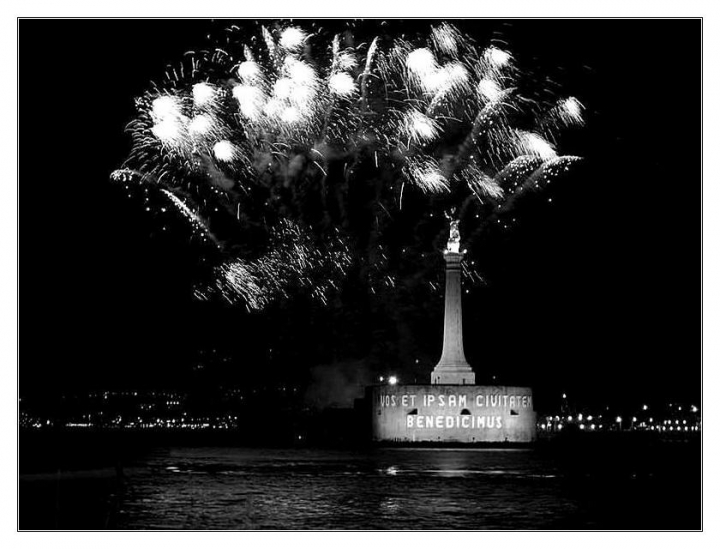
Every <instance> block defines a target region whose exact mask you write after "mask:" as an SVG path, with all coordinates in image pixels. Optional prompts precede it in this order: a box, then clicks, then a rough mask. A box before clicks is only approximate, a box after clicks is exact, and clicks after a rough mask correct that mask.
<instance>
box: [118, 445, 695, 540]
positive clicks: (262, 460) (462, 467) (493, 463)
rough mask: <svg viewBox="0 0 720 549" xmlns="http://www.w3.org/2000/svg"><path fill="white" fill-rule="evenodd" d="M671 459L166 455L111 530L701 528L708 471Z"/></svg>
mask: <svg viewBox="0 0 720 549" xmlns="http://www.w3.org/2000/svg"><path fill="white" fill-rule="evenodd" d="M663 452H665V451H663ZM663 452H660V453H657V452H656V453H653V456H655V457H654V458H653V461H652V462H645V461H642V460H645V459H646V458H645V457H643V458H642V460H641V461H638V460H637V459H633V458H632V456H622V459H614V457H613V456H612V455H610V456H607V457H602V458H600V457H598V455H597V452H593V457H594V458H595V459H594V461H593V460H592V459H590V457H589V456H585V457H582V456H576V455H572V456H568V455H563V454H564V452H561V453H560V455H558V453H557V452H551V453H548V452H541V451H537V450H518V449H515V450H488V449H472V450H466V449H418V448H412V449H411V448H406V449H399V448H398V449H390V448H385V449H374V450H373V449H369V450H362V451H339V450H338V451H333V450H312V449H287V450H277V449H273V450H266V449H244V448H185V447H176V448H169V449H162V450H160V449H157V450H154V451H152V452H151V453H149V454H148V455H146V456H145V457H144V458H143V459H142V460H141V461H140V462H138V463H136V464H134V465H133V466H131V467H126V468H125V476H126V478H127V482H126V483H125V485H124V488H123V493H122V497H121V498H120V499H119V504H118V506H117V510H116V512H115V516H114V517H113V519H112V521H111V523H110V527H114V528H118V529H284V530H294V529H323V530H324V529H373V530H374V529H473V530H475V529H576V528H577V529H696V528H699V527H700V518H699V516H700V512H699V508H700V506H699V503H700V502H699V493H700V482H699V469H697V470H696V469H693V470H692V471H690V469H688V468H687V467H686V465H685V463H686V462H687V463H689V462H693V463H694V454H693V453H692V452H690V451H688V450H687V449H685V448H680V449H678V448H670V449H669V450H668V451H667V452H665V453H667V456H666V457H661V458H658V457H657V456H659V455H661V454H663ZM678 455H681V456H685V458H683V459H680V460H678ZM615 457H618V456H615ZM586 458H587V459H586ZM686 458H689V460H690V461H688V459H686ZM578 459H579V460H581V461H580V462H578ZM583 460H584V461H583ZM678 467H680V469H678Z"/></svg>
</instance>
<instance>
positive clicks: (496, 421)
mask: <svg viewBox="0 0 720 549" xmlns="http://www.w3.org/2000/svg"><path fill="white" fill-rule="evenodd" d="M406 426H407V427H408V429H457V428H462V429H493V428H494V429H501V428H502V417H500V416H415V415H409V416H407V420H406Z"/></svg>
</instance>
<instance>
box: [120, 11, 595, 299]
mask: <svg viewBox="0 0 720 549" xmlns="http://www.w3.org/2000/svg"><path fill="white" fill-rule="evenodd" d="M223 36H224V40H223V42H222V43H218V44H216V46H215V47H213V48H210V49H207V50H202V51H193V52H188V53H187V54H186V56H185V59H184V60H183V61H182V62H181V63H179V64H178V65H177V66H176V67H172V68H168V70H167V72H166V76H167V78H166V80H165V81H163V82H162V83H161V84H160V85H157V86H155V87H153V88H152V89H150V90H148V91H147V92H146V93H145V94H144V95H143V96H142V97H140V98H138V99H137V100H136V105H137V110H138V116H137V118H136V119H135V120H134V121H133V122H131V124H130V125H129V126H128V130H129V132H130V134H131V136H132V139H133V148H132V151H131V153H130V155H129V157H128V159H127V161H126V162H125V165H124V166H123V170H120V171H118V172H116V174H114V176H113V178H114V179H117V180H118V181H122V182H124V183H125V184H129V183H132V182H136V183H137V184H143V185H148V184H152V185H156V186H158V187H159V188H161V190H162V193H163V196H165V198H166V199H167V200H169V201H170V203H171V204H172V205H173V206H174V207H175V208H176V209H177V211H178V212H179V214H180V215H181V216H183V217H184V218H185V219H187V220H188V222H190V223H191V225H192V226H193V227H194V229H195V230H196V231H197V232H198V233H200V234H202V235H203V238H205V239H207V240H210V241H212V242H214V243H216V246H217V248H218V249H220V251H221V252H222V254H223V255H222V259H221V260H220V261H218V262H217V263H216V266H215V268H214V276H215V278H214V279H213V280H211V281H210V282H209V283H208V282H207V281H205V282H203V283H201V284H199V285H198V288H197V291H196V294H197V295H198V296H199V297H209V296H211V295H213V294H219V295H222V296H223V297H224V298H225V299H227V300H228V301H231V302H242V303H244V304H245V305H246V306H247V307H248V308H249V309H251V310H256V309H262V308H263V307H266V306H267V305H268V304H269V303H271V302H272V301H273V300H275V299H279V298H283V297H287V296H288V295H289V292H291V289H292V288H297V289H300V290H303V289H304V290H306V291H307V292H309V294H310V295H311V297H313V298H315V299H317V300H319V301H320V302H321V303H326V302H328V300H329V296H330V295H331V293H332V292H333V291H335V290H337V289H338V288H339V287H340V285H341V282H342V280H343V278H344V277H345V276H346V275H347V273H348V272H349V271H350V270H352V269H353V268H356V269H355V270H356V271H358V272H360V273H365V274H366V275H367V278H368V280H369V282H368V283H369V285H370V289H371V290H372V291H373V292H376V291H377V290H378V288H377V287H376V286H375V285H376V283H377V281H379V280H382V281H384V282H383V284H384V285H385V286H387V287H394V286H395V285H396V284H397V276H396V273H394V272H392V270H390V269H389V268H388V270H386V271H384V272H383V270H384V269H385V268H386V267H387V266H388V265H389V264H392V263H393V261H392V258H393V257H394V256H403V255H409V254H408V253H407V251H406V248H405V247H402V246H395V247H393V246H389V245H388V242H387V240H388V236H389V235H391V234H392V233H393V231H395V230H397V222H396V219H397V217H398V215H399V214H400V213H402V215H403V216H405V218H407V217H408V216H409V217H410V218H412V219H414V222H415V223H418V224H420V223H422V222H424V221H422V220H426V219H427V218H428V217H430V218H433V219H435V220H437V219H441V218H442V216H441V215H436V216H434V217H433V211H434V210H437V211H438V212H439V213H441V212H442V211H443V210H448V209H449V208H450V207H455V206H460V207H461V208H460V215H461V217H462V220H463V223H470V222H471V221H470V220H472V219H480V220H482V221H483V222H485V221H487V220H488V219H490V218H492V217H493V216H497V215H499V214H501V213H502V212H504V211H507V210H509V209H510V208H512V206H513V205H514V204H515V202H516V200H517V199H518V197H520V196H521V195H522V194H524V193H525V192H527V191H531V190H534V189H538V188H540V187H542V186H544V185H545V184H546V183H547V182H548V181H550V180H551V179H552V178H553V177H556V176H557V175H558V174H559V173H562V172H563V171H566V170H568V169H569V166H570V165H572V164H573V163H574V162H575V161H577V157H574V156H560V155H559V154H558V152H557V139H558V133H559V132H560V131H561V130H563V129H565V128H568V127H573V126H580V125H582V124H583V118H582V113H583V109H584V108H583V106H582V104H581V103H580V102H579V101H578V100H577V99H575V98H573V97H569V98H562V99H557V98H555V97H552V98H543V97H537V96H535V95H534V94H533V90H523V89H522V86H521V84H520V83H519V82H520V80H521V78H520V75H521V73H520V71H519V70H518V69H517V67H515V59H514V57H513V55H512V54H511V53H509V52H508V51H506V50H505V49H502V48H499V47H497V46H488V47H486V48H484V49H482V48H478V47H477V46H476V45H475V43H474V42H473V41H472V40H471V39H469V38H468V37H467V36H465V35H463V34H462V33H461V32H460V31H459V30H458V29H457V28H455V27H454V26H453V25H450V24H448V23H442V24H440V25H438V26H435V27H431V28H430V30H429V34H428V36H427V37H424V38H423V37H420V38H417V39H415V40H409V39H406V38H403V39H400V38H396V37H392V36H388V35H380V36H372V35H370V36H361V37H358V38H355V37H354V36H352V35H351V33H350V32H349V31H346V32H343V33H340V34H337V35H328V34H327V33H326V32H325V31H323V30H322V29H318V28H313V29H303V28H300V27H296V26H293V25H287V24H283V23H276V24H273V25H261V26H259V28H257V30H256V31H254V32H248V31H247V29H241V28H239V27H237V26H233V27H231V28H230V29H227V32H225V33H224V35H223ZM128 174H132V177H131V176H130V175H128ZM137 174H139V175H137ZM410 195H412V200H411V204H412V206H407V200H406V201H405V203H404V202H403V197H404V196H406V197H408V198H409V197H410ZM358 203H360V204H361V205H360V206H359V204H358ZM408 207H410V208H412V212H410V211H406V209H407V208H408ZM437 230H439V229H437ZM468 234H473V235H474V234H476V232H472V231H469V232H468ZM258 242H259V243H261V244H258ZM468 244H472V243H468ZM431 245H432V242H427V243H425V249H426V251H427V250H428V249H430V247H431ZM389 257H390V260H388V258H389ZM423 257H424V256H423ZM470 278H471V279H474V278H479V277H477V276H476V274H475V275H473V276H471V277H470Z"/></svg>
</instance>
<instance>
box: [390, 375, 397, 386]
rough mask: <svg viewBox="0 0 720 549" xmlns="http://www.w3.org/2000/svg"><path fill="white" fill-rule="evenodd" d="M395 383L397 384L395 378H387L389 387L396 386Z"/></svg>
mask: <svg viewBox="0 0 720 549" xmlns="http://www.w3.org/2000/svg"><path fill="white" fill-rule="evenodd" d="M397 382H398V378H397V377H395V376H390V377H389V378H388V383H389V384H390V385H397Z"/></svg>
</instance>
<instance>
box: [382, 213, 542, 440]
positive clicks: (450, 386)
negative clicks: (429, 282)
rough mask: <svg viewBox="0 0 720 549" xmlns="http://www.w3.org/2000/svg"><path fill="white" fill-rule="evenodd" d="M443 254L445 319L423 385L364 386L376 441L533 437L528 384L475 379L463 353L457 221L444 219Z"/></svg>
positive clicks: (533, 420) (530, 398)
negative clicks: (437, 353)
mask: <svg viewBox="0 0 720 549" xmlns="http://www.w3.org/2000/svg"><path fill="white" fill-rule="evenodd" d="M443 257H444V259H445V322H444V329H443V347H442V354H441V355H440V360H439V361H438V363H437V365H436V366H435V368H434V369H433V371H432V373H431V374H430V384H429V385H400V384H397V385H378V386H375V387H371V388H369V390H368V392H369V398H370V402H371V409H372V437H373V440H375V441H378V442H383V441H385V442H402V443H413V442H425V443H430V442H435V443H469V444H472V443H483V442H497V443H503V442H512V443H527V442H532V441H534V440H535V436H536V427H535V422H536V419H535V412H534V411H533V402H532V389H530V388H529V387H508V386H499V385H475V372H474V371H473V369H472V367H471V366H470V364H468V362H467V359H466V358H465V350H464V348H463V327H462V280H461V277H462V261H463V258H464V257H465V251H464V250H463V251H461V249H460V229H459V221H457V220H452V221H451V222H450V237H449V239H448V243H447V246H446V248H445V250H444V251H443Z"/></svg>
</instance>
